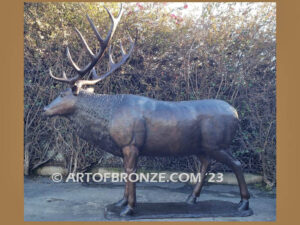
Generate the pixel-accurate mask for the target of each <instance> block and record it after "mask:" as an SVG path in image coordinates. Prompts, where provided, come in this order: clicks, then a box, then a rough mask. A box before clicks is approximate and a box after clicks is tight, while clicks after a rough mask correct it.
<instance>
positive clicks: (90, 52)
mask: <svg viewBox="0 0 300 225" xmlns="http://www.w3.org/2000/svg"><path fill="white" fill-rule="evenodd" d="M75 31H76V33H77V34H78V36H79V37H80V39H81V41H82V43H83V44H84V46H85V48H86V50H87V51H88V53H89V55H90V56H91V57H92V58H94V56H95V55H94V53H93V52H92V50H91V49H90V47H89V45H88V44H87V42H86V40H85V39H84V37H83V35H82V34H81V32H80V31H79V30H78V29H77V28H76V27H75Z"/></svg>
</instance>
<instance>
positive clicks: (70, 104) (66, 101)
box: [43, 89, 77, 116]
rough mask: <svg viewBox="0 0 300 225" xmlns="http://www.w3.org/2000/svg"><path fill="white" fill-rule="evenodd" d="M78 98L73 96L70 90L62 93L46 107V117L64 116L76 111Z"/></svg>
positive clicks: (44, 113)
mask: <svg viewBox="0 0 300 225" xmlns="http://www.w3.org/2000/svg"><path fill="white" fill-rule="evenodd" d="M76 100H77V97H76V96H74V95H73V94H72V91H71V90H70V89H68V90H66V91H64V92H62V93H61V94H60V95H59V96H58V97H57V98H56V99H54V100H53V101H52V102H51V103H50V104H49V105H47V106H45V107H44V112H43V115H44V116H56V115H60V116H64V115H68V114H71V113H73V112H74V111H75V103H76Z"/></svg>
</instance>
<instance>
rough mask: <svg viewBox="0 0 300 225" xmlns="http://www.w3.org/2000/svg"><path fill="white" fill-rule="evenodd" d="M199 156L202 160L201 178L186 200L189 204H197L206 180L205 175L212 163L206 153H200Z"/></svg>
mask: <svg viewBox="0 0 300 225" xmlns="http://www.w3.org/2000/svg"><path fill="white" fill-rule="evenodd" d="M198 158H199V160H200V162H201V166H200V171H199V172H200V180H198V181H197V183H196V185H195V187H194V190H193V192H192V194H190V195H189V196H188V198H187V200H186V202H187V203H188V204H195V203H196V201H197V198H198V197H199V196H200V193H201V190H202V187H203V184H204V181H205V176H206V171H207V167H208V165H209V163H210V159H209V157H208V156H207V155H206V154H200V155H198Z"/></svg>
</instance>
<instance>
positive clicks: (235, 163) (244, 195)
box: [209, 150, 250, 211]
mask: <svg viewBox="0 0 300 225" xmlns="http://www.w3.org/2000/svg"><path fill="white" fill-rule="evenodd" d="M209 155H210V156H211V157H212V158H214V159H215V160H217V161H219V162H221V163H224V164H225V165H227V166H228V167H230V168H231V169H232V171H233V172H234V174H235V176H236V178H237V181H238V184H239V188H240V195H241V201H240V203H239V208H238V209H239V210H240V211H241V210H248V209H249V198H250V194H249V191H248V188H247V184H246V181H245V178H244V175H243V171H242V165H241V163H240V161H239V160H237V159H235V158H234V157H233V156H232V155H231V153H230V152H228V151H225V150H215V151H210V152H209Z"/></svg>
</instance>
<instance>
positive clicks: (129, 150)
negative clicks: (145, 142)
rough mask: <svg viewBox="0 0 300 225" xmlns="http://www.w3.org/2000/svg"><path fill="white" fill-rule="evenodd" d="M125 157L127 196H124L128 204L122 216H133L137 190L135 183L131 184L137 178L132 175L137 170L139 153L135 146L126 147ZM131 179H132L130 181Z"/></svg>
mask: <svg viewBox="0 0 300 225" xmlns="http://www.w3.org/2000/svg"><path fill="white" fill-rule="evenodd" d="M122 151H123V157H124V168H125V172H126V173H127V180H126V187H125V194H124V199H125V200H124V202H126V203H125V204H127V205H126V206H125V208H124V209H123V210H122V211H121V213H120V215H121V216H127V215H132V214H133V212H134V207H135V203H136V190H135V182H131V180H134V179H135V177H133V175H130V174H132V173H136V168H137V160H138V155H139V151H138V149H137V148H136V147H135V146H126V147H124V148H123V149H122ZM129 178H131V179H129Z"/></svg>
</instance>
